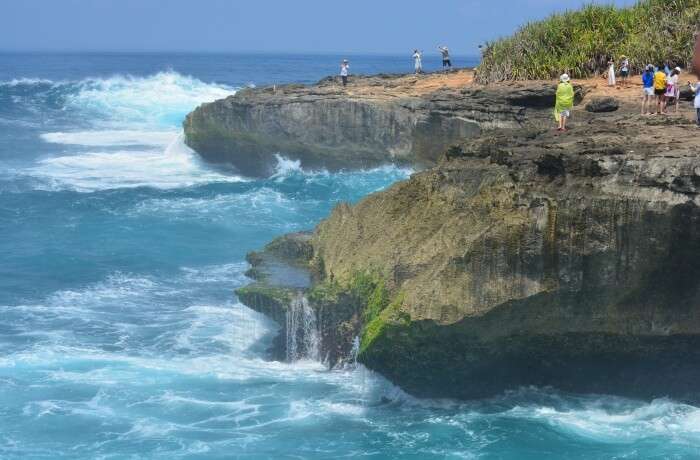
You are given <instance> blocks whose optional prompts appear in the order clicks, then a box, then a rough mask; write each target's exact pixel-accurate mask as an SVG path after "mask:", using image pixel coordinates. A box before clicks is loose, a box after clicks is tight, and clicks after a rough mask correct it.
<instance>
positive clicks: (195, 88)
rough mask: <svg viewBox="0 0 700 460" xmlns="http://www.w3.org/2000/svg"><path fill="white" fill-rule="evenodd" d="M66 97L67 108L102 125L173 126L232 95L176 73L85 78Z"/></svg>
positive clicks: (222, 87)
mask: <svg viewBox="0 0 700 460" xmlns="http://www.w3.org/2000/svg"><path fill="white" fill-rule="evenodd" d="M78 88H79V90H78V91H77V92H76V93H72V94H70V95H68V97H67V101H66V104H67V106H68V107H71V108H76V109H78V110H81V111H87V112H89V113H95V114H97V115H99V116H101V117H103V121H104V122H105V124H108V125H109V124H118V125H121V127H123V126H136V125H139V126H141V125H142V124H143V123H146V124H149V125H152V126H158V125H160V126H171V127H172V126H176V125H178V124H179V123H181V122H182V120H183V119H184V117H185V115H187V113H189V112H190V111H191V110H192V109H194V108H195V107H196V106H198V105H199V104H202V103H204V102H211V101H214V100H216V99H222V98H225V97H227V96H230V95H232V94H235V89H234V88H231V87H228V86H226V85H220V84H215V83H205V82H202V81H201V80H198V79H196V78H194V77H190V76H186V75H181V74H179V73H177V72H173V71H168V72H159V73H157V74H155V75H151V76H147V77H133V76H128V75H127V76H123V75H115V76H113V77H110V78H94V79H86V80H83V81H81V82H80V83H79V84H78Z"/></svg>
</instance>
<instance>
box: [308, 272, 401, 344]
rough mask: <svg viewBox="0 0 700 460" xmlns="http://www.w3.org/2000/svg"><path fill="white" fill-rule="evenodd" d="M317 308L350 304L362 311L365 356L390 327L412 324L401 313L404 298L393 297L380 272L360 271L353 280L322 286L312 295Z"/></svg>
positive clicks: (314, 288) (398, 295)
mask: <svg viewBox="0 0 700 460" xmlns="http://www.w3.org/2000/svg"><path fill="white" fill-rule="evenodd" d="M308 297H309V301H310V302H311V303H312V304H313V305H315V306H321V305H338V304H341V303H349V304H352V305H356V306H359V307H361V308H360V309H361V311H362V322H363V324H364V325H365V326H364V329H363V332H362V340H361V345H360V352H361V353H362V352H363V351H365V350H366V349H367V347H369V345H370V344H372V343H373V342H374V341H375V340H376V339H377V338H378V337H379V336H381V334H382V333H383V332H384V331H385V330H386V326H387V325H388V324H397V323H400V324H402V325H405V324H407V323H409V322H410V316H409V315H408V314H407V313H405V312H402V311H401V307H402V306H403V303H404V295H403V293H401V292H399V293H398V294H396V295H392V292H391V291H390V290H389V289H388V288H387V286H386V281H385V280H384V278H383V277H382V276H381V274H379V273H378V272H376V271H373V270H368V271H357V272H355V273H354V274H353V275H352V276H351V277H350V279H349V280H347V281H346V282H343V283H340V282H338V281H337V280H334V281H326V282H323V283H319V284H317V285H316V286H314V287H313V289H311V291H310V292H309V294H308Z"/></svg>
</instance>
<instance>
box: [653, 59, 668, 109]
mask: <svg viewBox="0 0 700 460" xmlns="http://www.w3.org/2000/svg"><path fill="white" fill-rule="evenodd" d="M666 79H667V77H666V72H664V64H661V65H659V67H658V70H657V71H656V73H655V74H654V94H655V95H656V114H657V115H661V114H662V113H666Z"/></svg>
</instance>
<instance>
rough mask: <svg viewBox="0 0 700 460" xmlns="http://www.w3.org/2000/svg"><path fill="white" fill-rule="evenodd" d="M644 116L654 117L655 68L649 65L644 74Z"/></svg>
mask: <svg viewBox="0 0 700 460" xmlns="http://www.w3.org/2000/svg"><path fill="white" fill-rule="evenodd" d="M642 86H643V87H644V88H643V89H642V115H653V112H652V108H651V104H652V101H653V100H654V66H653V65H651V64H649V65H647V67H646V69H645V70H644V73H643V74H642Z"/></svg>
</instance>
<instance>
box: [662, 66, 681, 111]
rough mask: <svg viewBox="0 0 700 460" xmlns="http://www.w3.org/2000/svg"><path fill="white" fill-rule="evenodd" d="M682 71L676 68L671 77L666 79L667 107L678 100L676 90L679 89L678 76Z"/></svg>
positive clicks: (665, 95)
mask: <svg viewBox="0 0 700 460" xmlns="http://www.w3.org/2000/svg"><path fill="white" fill-rule="evenodd" d="M680 73H681V72H680V70H679V69H678V68H675V69H673V70H672V71H671V75H669V76H668V77H667V78H666V94H664V97H665V99H666V107H668V106H669V105H671V104H673V103H674V100H675V99H676V88H677V87H678V75H679V74H680ZM676 113H678V105H677V104H676Z"/></svg>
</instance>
